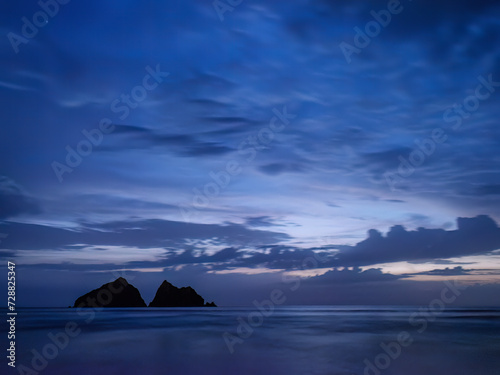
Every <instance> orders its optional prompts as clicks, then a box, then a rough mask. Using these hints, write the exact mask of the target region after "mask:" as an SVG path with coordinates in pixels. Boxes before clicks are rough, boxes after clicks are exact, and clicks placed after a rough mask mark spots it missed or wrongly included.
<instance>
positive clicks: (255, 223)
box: [245, 216, 279, 227]
mask: <svg viewBox="0 0 500 375" xmlns="http://www.w3.org/2000/svg"><path fill="white" fill-rule="evenodd" d="M245 222H246V225H248V226H250V227H272V226H276V225H279V224H275V223H274V219H273V218H272V217H270V216H255V217H248V218H247V219H246V220H245Z"/></svg>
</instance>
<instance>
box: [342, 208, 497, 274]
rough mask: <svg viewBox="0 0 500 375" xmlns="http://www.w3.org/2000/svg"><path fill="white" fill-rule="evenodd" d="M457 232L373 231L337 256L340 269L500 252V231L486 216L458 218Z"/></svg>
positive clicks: (429, 230) (423, 229) (396, 226)
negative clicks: (384, 232) (499, 250)
mask: <svg viewBox="0 0 500 375" xmlns="http://www.w3.org/2000/svg"><path fill="white" fill-rule="evenodd" d="M457 225H458V229H457V230H450V231H446V230H443V229H425V228H418V229H417V230H416V231H407V230H406V229H405V228H404V227H403V226H401V225H395V226H393V227H392V228H391V229H390V230H389V232H388V233H387V235H386V236H383V235H382V234H381V233H380V232H379V231H377V230H374V229H371V230H370V231H369V232H368V238H367V239H365V240H363V241H361V242H359V243H358V244H356V245H355V246H346V247H343V248H342V249H341V251H340V252H339V253H338V254H337V255H336V261H335V263H337V264H338V265H343V266H363V265H370V264H379V263H388V262H398V261H412V260H419V259H420V260H423V259H441V258H451V257H459V256H464V255H473V254H486V253H489V252H491V251H494V250H496V249H499V248H500V229H499V228H498V226H497V224H496V223H495V221H493V220H492V219H491V218H490V217H488V216H486V215H480V216H477V217H474V218H458V219H457Z"/></svg>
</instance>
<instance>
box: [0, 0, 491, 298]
mask: <svg viewBox="0 0 500 375" xmlns="http://www.w3.org/2000/svg"><path fill="white" fill-rule="evenodd" d="M230 4H232V5H230ZM499 16H500V4H498V2H497V1H487V0H482V1H451V0H445V1H440V2H438V3H436V2H430V1H411V0H401V1H400V2H399V1H397V0H391V1H388V2H387V1H361V0H351V1H333V0H331V1H327V0H295V1H281V0H276V1H261V0H242V1H234V0H233V1H227V2H226V1H224V0H221V1H213V2H212V1H201V0H200V1H173V0H169V1H162V2H160V1H133V0H127V1H111V0H110V1H106V2H101V1H94V0H90V1H86V2H84V3H82V2H77V1H67V0H65V1H62V0H61V1H60V2H55V1H47V2H46V3H44V2H43V1H42V2H40V3H37V2H29V1H18V2H3V3H2V4H1V5H0V30H1V35H2V36H1V38H0V54H1V57H2V58H1V60H0V67H1V69H0V106H1V112H0V113H1V117H2V126H1V127H0V153H1V159H0V160H1V163H0V259H1V260H2V265H4V266H5V265H6V263H7V262H8V261H13V262H15V263H16V272H17V275H16V277H17V294H18V300H19V304H20V305H22V306H67V305H72V304H73V302H74V300H75V299H76V298H77V297H79V296H80V295H82V294H84V293H86V292H87V291H89V290H91V289H94V288H96V287H98V286H100V285H102V284H104V283H106V282H109V281H112V280H114V279H116V278H117V277H120V276H121V277H125V278H126V279H127V280H128V281H129V282H130V283H132V284H133V285H135V286H136V287H137V288H138V289H139V290H140V291H141V293H142V296H143V297H144V299H145V301H146V303H149V302H150V301H151V300H152V298H153V296H154V293H155V291H156V289H157V288H158V286H159V285H160V284H161V282H162V281H163V280H165V279H167V280H168V281H170V282H171V283H173V284H174V285H177V286H179V287H180V286H187V285H191V286H192V287H194V288H195V289H196V290H197V291H198V292H199V293H200V294H201V295H202V296H203V297H204V298H205V299H206V300H210V301H212V300H213V301H215V302H216V303H218V304H219V305H221V306H233V305H251V304H252V303H253V301H254V300H259V301H260V300H263V299H266V298H269V295H270V293H271V291H272V290H273V289H275V288H278V289H280V288H282V289H283V288H284V290H287V301H286V303H287V304H428V303H429V302H430V301H432V299H433V298H435V297H436V296H439V293H440V291H441V290H442V289H443V288H444V287H445V285H446V284H445V282H446V281H453V282H458V283H460V284H461V285H466V286H468V288H467V289H466V292H464V294H463V296H462V297H461V299H459V300H457V302H456V303H457V304H459V305H460V304H462V305H498V304H499V302H500V300H499V299H498V295H499V293H498V292H499V291H500V229H499V226H498V225H499V223H500V174H499V164H500V163H499V162H500V156H499V154H498V149H499V146H500V130H499V129H500V127H499V126H498V121H499V120H498V119H499V115H500V106H499V102H500V92H499V91H500V90H499V88H500V17H499ZM4 268H5V267H4ZM287 280H288V281H287ZM290 280H296V281H295V282H296V285H297V288H292V289H293V290H291V289H290V288H289V286H290V283H291V281H290ZM294 285H295V284H294Z"/></svg>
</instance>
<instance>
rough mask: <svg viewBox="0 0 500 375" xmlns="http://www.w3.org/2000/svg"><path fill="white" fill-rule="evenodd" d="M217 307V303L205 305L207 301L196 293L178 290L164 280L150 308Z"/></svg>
mask: <svg viewBox="0 0 500 375" xmlns="http://www.w3.org/2000/svg"><path fill="white" fill-rule="evenodd" d="M202 306H210V307H216V305H215V303H213V302H211V303H207V304H205V300H204V299H203V298H202V297H201V296H200V295H199V294H198V293H196V291H195V290H194V289H193V288H191V287H190V286H188V287H182V288H177V287H176V286H174V285H172V284H170V283H169V282H168V281H167V280H164V281H163V283H162V284H161V285H160V287H159V288H158V290H157V291H156V295H155V298H154V299H153V301H151V303H150V304H149V307H202Z"/></svg>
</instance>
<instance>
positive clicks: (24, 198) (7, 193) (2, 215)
mask: <svg viewBox="0 0 500 375" xmlns="http://www.w3.org/2000/svg"><path fill="white" fill-rule="evenodd" d="M39 213H41V209H40V206H39V204H38V202H37V201H36V200H35V199H34V198H32V197H30V196H29V195H28V194H27V193H26V192H25V191H24V190H23V189H22V188H21V187H20V186H19V185H17V184H16V183H15V182H14V181H12V180H11V179H9V178H7V177H5V176H0V220H2V219H7V218H10V217H14V216H18V215H22V214H39Z"/></svg>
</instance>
